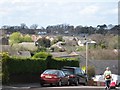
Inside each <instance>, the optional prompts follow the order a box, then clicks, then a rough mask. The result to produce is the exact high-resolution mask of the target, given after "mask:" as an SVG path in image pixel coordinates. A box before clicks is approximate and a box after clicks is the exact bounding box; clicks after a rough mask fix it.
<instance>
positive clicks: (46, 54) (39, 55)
mask: <svg viewBox="0 0 120 90" xmlns="http://www.w3.org/2000/svg"><path fill="white" fill-rule="evenodd" d="M48 56H51V55H50V54H48V53H46V52H38V53H36V54H35V55H34V56H33V57H32V58H43V59H46V58H47V57H48Z"/></svg>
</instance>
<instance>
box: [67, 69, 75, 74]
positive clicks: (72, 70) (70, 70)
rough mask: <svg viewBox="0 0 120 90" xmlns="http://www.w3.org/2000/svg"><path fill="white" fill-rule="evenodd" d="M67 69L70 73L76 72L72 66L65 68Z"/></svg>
mask: <svg viewBox="0 0 120 90" xmlns="http://www.w3.org/2000/svg"><path fill="white" fill-rule="evenodd" d="M65 69H66V71H68V72H69V73H70V74H74V69H72V68H65Z"/></svg>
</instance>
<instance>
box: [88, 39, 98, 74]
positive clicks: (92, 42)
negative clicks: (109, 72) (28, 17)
mask: <svg viewBox="0 0 120 90" xmlns="http://www.w3.org/2000/svg"><path fill="white" fill-rule="evenodd" d="M88 43H90V44H96V42H95V41H91V40H90V41H86V74H87V73H88Z"/></svg>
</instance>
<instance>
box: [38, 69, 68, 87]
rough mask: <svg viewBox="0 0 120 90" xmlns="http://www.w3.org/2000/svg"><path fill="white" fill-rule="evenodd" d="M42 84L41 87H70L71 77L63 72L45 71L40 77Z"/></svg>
mask: <svg viewBox="0 0 120 90" xmlns="http://www.w3.org/2000/svg"><path fill="white" fill-rule="evenodd" d="M40 84H41V86H43V85H44V84H50V85H53V84H55V85H57V86H61V85H69V77H68V76H66V75H65V73H64V72H63V71H62V70H45V71H44V72H43V73H42V74H41V75H40Z"/></svg>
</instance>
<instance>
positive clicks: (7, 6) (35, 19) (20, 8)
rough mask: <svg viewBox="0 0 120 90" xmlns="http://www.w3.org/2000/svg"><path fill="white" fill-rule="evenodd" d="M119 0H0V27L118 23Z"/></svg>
mask: <svg viewBox="0 0 120 90" xmlns="http://www.w3.org/2000/svg"><path fill="white" fill-rule="evenodd" d="M118 2H119V0H0V27H1V26H3V25H10V26H20V24H21V23H25V24H26V25H27V26H28V27H29V26H31V25H32V24H38V26H39V27H47V26H49V25H57V24H69V25H74V26H77V25H82V26H97V25H102V24H107V25H109V24H113V25H117V24H118Z"/></svg>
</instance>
